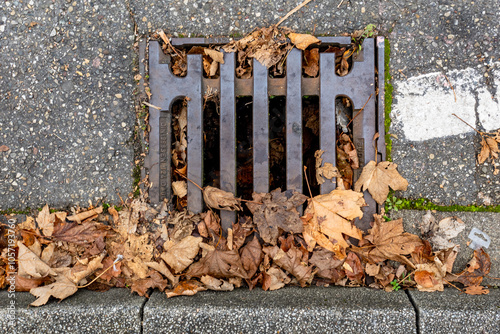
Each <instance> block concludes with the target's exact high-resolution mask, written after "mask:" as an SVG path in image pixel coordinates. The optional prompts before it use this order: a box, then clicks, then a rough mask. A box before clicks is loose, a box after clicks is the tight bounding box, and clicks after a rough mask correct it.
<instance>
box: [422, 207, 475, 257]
mask: <svg viewBox="0 0 500 334" xmlns="http://www.w3.org/2000/svg"><path fill="white" fill-rule="evenodd" d="M464 229H465V223H464V222H463V221H462V220H461V219H460V218H458V217H447V218H445V219H442V220H441V221H440V222H439V223H437V222H436V220H435V218H434V217H433V216H432V213H431V212H430V211H427V213H426V214H425V216H424V217H423V219H422V222H421V223H420V230H421V232H422V236H423V238H425V239H427V240H429V242H430V243H431V245H432V248H433V249H434V250H444V249H448V248H451V247H453V246H455V243H453V242H450V241H449V240H450V239H453V238H455V237H456V236H458V234H459V233H460V232H462V231H463V230H464Z"/></svg>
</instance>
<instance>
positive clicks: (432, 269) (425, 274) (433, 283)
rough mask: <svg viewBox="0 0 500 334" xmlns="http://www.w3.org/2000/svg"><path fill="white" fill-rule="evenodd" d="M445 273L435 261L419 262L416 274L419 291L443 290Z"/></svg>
mask: <svg viewBox="0 0 500 334" xmlns="http://www.w3.org/2000/svg"><path fill="white" fill-rule="evenodd" d="M444 276H445V273H444V272H443V271H442V270H441V269H440V268H438V266H436V264H435V263H423V264H417V265H416V270H415V274H414V279H415V282H417V289H418V290H419V291H428V292H432V291H443V290H444V285H443V278H444Z"/></svg>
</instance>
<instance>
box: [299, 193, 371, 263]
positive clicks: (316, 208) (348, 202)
mask: <svg viewBox="0 0 500 334" xmlns="http://www.w3.org/2000/svg"><path fill="white" fill-rule="evenodd" d="M364 204H365V200H364V199H363V194H361V193H358V192H354V191H352V190H338V189H336V190H333V191H332V192H330V193H329V194H325V195H318V196H316V197H314V198H311V199H309V204H308V206H307V209H306V211H305V212H304V217H302V220H303V221H304V232H303V236H304V240H305V241H306V243H307V245H308V248H307V249H308V250H309V251H312V250H313V249H314V246H315V245H316V243H317V244H318V245H320V246H321V247H323V248H325V249H327V250H329V251H331V252H334V253H335V255H336V256H337V258H338V259H340V260H343V259H345V257H346V255H345V248H347V247H349V245H348V244H347V242H346V241H345V240H344V234H345V235H347V236H350V237H353V238H355V239H358V240H360V239H361V238H362V233H361V231H360V230H359V229H358V228H357V227H356V226H354V225H353V224H352V223H351V220H353V219H355V218H361V217H363V212H362V211H361V207H362V206H363V205H364ZM331 240H335V244H334V243H332V241H331Z"/></svg>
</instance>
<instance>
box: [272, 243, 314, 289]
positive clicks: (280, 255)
mask: <svg viewBox="0 0 500 334" xmlns="http://www.w3.org/2000/svg"><path fill="white" fill-rule="evenodd" d="M264 252H265V253H266V254H267V255H269V257H270V258H271V259H272V260H273V262H274V263H276V264H277V265H278V266H279V267H280V268H282V269H284V270H286V271H287V272H289V273H290V274H292V275H293V276H295V278H297V280H298V281H299V284H300V286H302V287H304V286H306V285H307V284H310V283H311V281H312V279H313V277H314V273H313V270H312V269H313V268H312V267H310V266H308V265H307V263H304V262H302V252H301V251H300V250H299V249H298V248H296V247H295V246H293V245H292V247H291V248H290V249H289V250H288V251H287V252H284V251H283V250H282V249H281V248H279V247H278V246H273V247H264Z"/></svg>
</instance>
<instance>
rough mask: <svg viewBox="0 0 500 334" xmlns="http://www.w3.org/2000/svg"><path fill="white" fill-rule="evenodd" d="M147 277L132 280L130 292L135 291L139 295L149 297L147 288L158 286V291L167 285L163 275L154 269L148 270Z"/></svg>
mask: <svg viewBox="0 0 500 334" xmlns="http://www.w3.org/2000/svg"><path fill="white" fill-rule="evenodd" d="M148 276H149V277H147V278H143V279H138V280H134V281H133V283H132V286H131V291H132V292H134V291H135V292H137V294H138V295H139V296H146V297H149V296H148V294H147V291H148V289H150V288H153V289H155V288H158V289H159V290H160V291H163V290H165V288H166V287H167V286H168V281H167V280H166V279H163V277H162V276H161V275H160V273H158V272H157V271H156V270H152V269H151V270H150V271H149V273H148Z"/></svg>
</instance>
